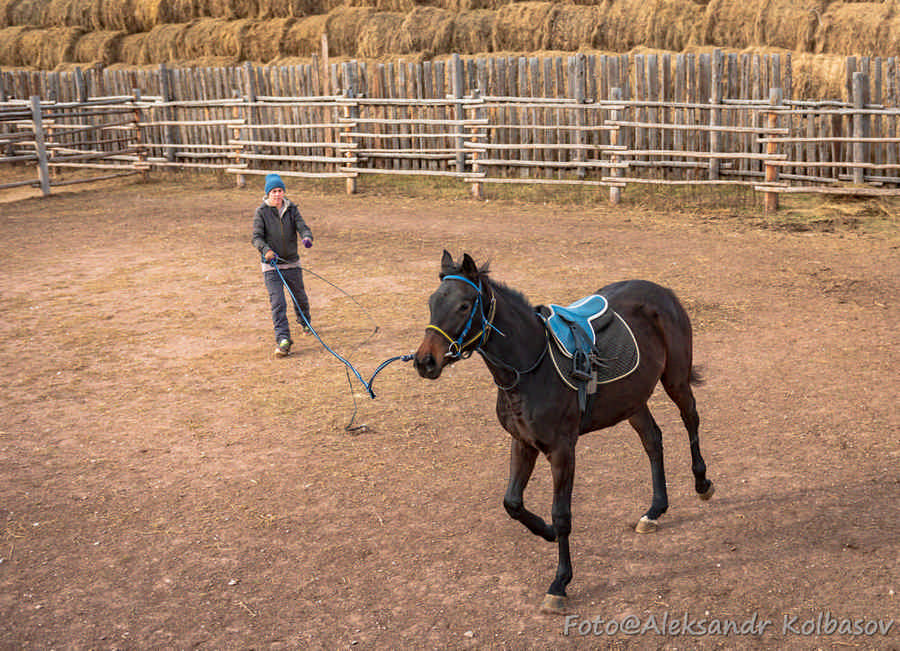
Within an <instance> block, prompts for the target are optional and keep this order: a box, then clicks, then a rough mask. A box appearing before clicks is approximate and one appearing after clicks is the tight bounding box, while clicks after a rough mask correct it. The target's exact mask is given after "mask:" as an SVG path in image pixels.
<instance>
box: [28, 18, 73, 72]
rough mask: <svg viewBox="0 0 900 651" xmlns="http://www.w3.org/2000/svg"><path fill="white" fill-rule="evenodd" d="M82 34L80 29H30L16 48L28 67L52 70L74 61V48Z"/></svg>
mask: <svg viewBox="0 0 900 651" xmlns="http://www.w3.org/2000/svg"><path fill="white" fill-rule="evenodd" d="M84 33H85V32H84V30H83V29H81V28H80V27H51V28H50V29H32V30H28V31H25V32H23V33H22V36H21V38H20V39H19V42H18V47H19V50H20V51H21V56H22V58H23V59H24V60H25V61H28V62H30V65H32V66H34V67H36V68H39V69H41V70H53V68H55V67H56V66H58V65H59V64H60V63H63V62H65V61H72V60H73V59H74V54H75V46H76V45H77V43H78V40H79V39H80V38H81V37H82V36H84Z"/></svg>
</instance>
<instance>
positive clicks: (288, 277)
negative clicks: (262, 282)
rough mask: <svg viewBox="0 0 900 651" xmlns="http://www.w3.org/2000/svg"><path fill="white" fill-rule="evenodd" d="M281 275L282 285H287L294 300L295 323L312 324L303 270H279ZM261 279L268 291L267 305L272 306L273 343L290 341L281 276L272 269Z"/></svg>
mask: <svg viewBox="0 0 900 651" xmlns="http://www.w3.org/2000/svg"><path fill="white" fill-rule="evenodd" d="M281 275H282V276H284V283H287V286H288V287H289V288H290V290H291V293H292V294H293V295H294V298H295V299H296V301H292V302H293V303H294V312H295V313H296V315H297V323H300V324H301V325H306V324H307V323H312V320H311V319H310V316H309V299H308V298H307V296H306V289H304V287H303V270H301V269H299V268H297V269H281ZM263 277H264V278H265V279H266V289H267V290H269V303H270V305H271V306H272V325H273V326H274V327H275V341H276V343H277V342H279V341H281V340H282V339H288V340H290V339H291V328H290V326H289V325H288V318H287V300H286V298H285V287H284V283H283V282H281V276H279V275H278V272H277V271H275V270H274V269H273V270H272V271H266V272H264V273H263ZM304 317H305V320H304Z"/></svg>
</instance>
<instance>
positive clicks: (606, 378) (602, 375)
mask: <svg viewBox="0 0 900 651" xmlns="http://www.w3.org/2000/svg"><path fill="white" fill-rule="evenodd" d="M610 314H611V320H610V322H609V324H608V325H607V326H606V327H605V328H603V329H602V330H601V331H599V332H597V333H595V335H596V340H595V343H594V351H593V353H592V354H591V373H592V375H593V379H591V380H590V381H589V382H588V383H587V384H588V393H594V392H595V391H596V390H597V385H598V384H609V383H610V382H615V381H616V380H621V379H622V378H624V377H626V376H628V375H631V373H633V372H634V370H635V369H636V368H637V367H638V364H639V363H640V360H641V354H640V350H638V345H637V341H636V340H635V338H634V333H632V332H631V328H629V327H628V324H627V323H625V319H623V318H622V317H621V316H619V314H618V312H615V311H613V310H610ZM548 332H549V328H548ZM548 338H549V339H550V341H549V342H548V348H549V349H550V359H551V360H552V361H553V365H554V366H555V367H556V372H557V373H559V376H560V378H562V380H563V382H565V383H566V384H567V385H568V386H569V387H570V388H571V389H574V390H576V391H577V390H578V387H579V385H580V384H582V383H581V382H579V380H578V379H576V378H575V377H574V375H573V374H572V367H573V361H572V356H571V355H569V354H567V353H566V352H565V351H563V350H562V349H561V348H560V347H559V346H558V345H557V343H556V340H555V338H554V337H551V336H550V335H549V334H548Z"/></svg>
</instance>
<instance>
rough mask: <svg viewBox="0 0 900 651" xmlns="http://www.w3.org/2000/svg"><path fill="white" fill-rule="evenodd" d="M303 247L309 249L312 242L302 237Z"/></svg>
mask: <svg viewBox="0 0 900 651" xmlns="http://www.w3.org/2000/svg"><path fill="white" fill-rule="evenodd" d="M303 246H305V247H306V248H307V249H309V248H311V247H312V240H311V239H309V238H308V237H304V238H303Z"/></svg>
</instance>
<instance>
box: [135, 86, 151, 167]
mask: <svg viewBox="0 0 900 651" xmlns="http://www.w3.org/2000/svg"><path fill="white" fill-rule="evenodd" d="M131 95H132V97H133V98H134V100H133V102H134V139H135V142H136V145H137V147H136V150H137V151H136V153H137V159H138V160H137V165H136V167H138V168H140V170H141V178H142V179H143V180H144V181H147V180H148V179H149V176H150V167H149V166H148V165H147V148H146V147H144V137H143V133H142V132H141V107H140V106H139V104H140V102H141V89H140V88H132V89H131Z"/></svg>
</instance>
